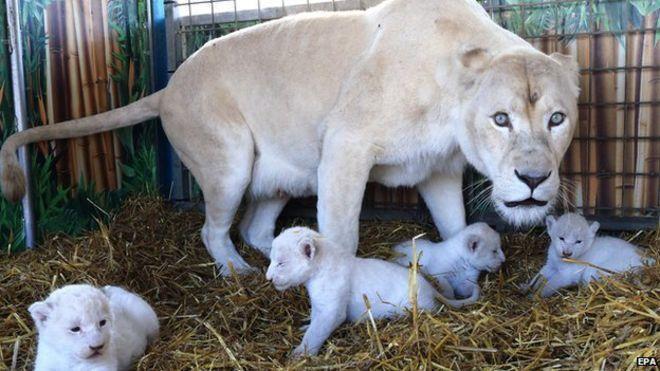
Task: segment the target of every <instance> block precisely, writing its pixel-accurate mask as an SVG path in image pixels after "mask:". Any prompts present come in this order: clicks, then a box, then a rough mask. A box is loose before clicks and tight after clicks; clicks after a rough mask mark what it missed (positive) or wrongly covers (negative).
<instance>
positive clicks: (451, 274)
mask: <svg viewBox="0 0 660 371" xmlns="http://www.w3.org/2000/svg"><path fill="white" fill-rule="evenodd" d="M415 247H416V250H417V254H418V255H419V265H420V270H421V271H422V272H423V273H424V274H427V275H429V276H433V277H434V278H435V279H436V280H437V281H438V284H439V285H440V286H441V287H442V288H443V291H442V293H443V296H445V297H447V298H451V299H453V298H455V295H457V296H461V297H466V296H471V298H472V299H473V300H474V301H476V300H478V299H479V283H478V280H479V274H480V273H481V271H489V272H495V271H497V270H498V269H499V268H500V265H502V263H503V262H504V260H505V258H504V252H502V248H501V243H500V235H499V234H498V233H497V232H495V231H494V230H493V229H492V228H490V227H489V226H488V224H486V223H475V224H471V225H469V226H467V227H466V228H465V229H463V230H462V231H461V232H459V233H458V234H456V235H454V236H453V237H451V238H450V239H448V240H446V241H443V242H438V243H433V242H430V241H427V240H419V241H416V243H415ZM394 251H396V252H397V253H398V254H401V255H402V256H401V257H399V258H398V259H396V262H397V263H399V264H401V265H403V266H408V265H409V264H410V263H411V262H412V258H413V250H412V241H409V242H405V243H402V244H400V245H397V246H396V247H394Z"/></svg>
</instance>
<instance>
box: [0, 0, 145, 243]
mask: <svg viewBox="0 0 660 371" xmlns="http://www.w3.org/2000/svg"><path fill="white" fill-rule="evenodd" d="M147 4H148V1H147V0H99V1H96V0H94V1H89V0H22V1H21V8H20V12H21V19H22V21H21V26H22V28H23V30H24V49H25V61H24V62H25V74H26V78H25V80H26V95H27V97H26V99H27V106H28V120H29V123H30V125H32V126H38V125H53V124H56V123H57V122H61V121H64V120H68V119H71V118H78V117H83V116H87V115H92V114H95V113H99V112H103V111H107V110H110V109H113V108H116V107H119V106H122V105H125V104H128V103H130V102H132V101H135V100H137V99H139V98H140V97H142V96H144V95H146V94H148V93H149V90H150V84H151V82H150V74H151V71H150V68H151V67H150V64H149V53H146V52H145V51H147V50H148V47H149V42H148V31H147ZM0 13H1V14H2V17H4V16H5V10H4V2H2V5H1V7H0ZM2 26H3V27H1V29H2V32H3V33H4V32H6V28H5V27H6V25H5V22H4V20H3V22H2ZM0 37H4V34H0ZM6 45H7V44H3V45H2V47H1V48H0V49H1V51H0V99H1V100H0V133H1V134H2V135H1V136H0V138H6V137H7V136H8V135H9V133H10V129H11V128H12V127H13V122H11V118H12V117H13V112H12V110H11V107H9V106H8V104H9V103H4V102H9V101H11V99H6V98H7V94H8V91H6V90H2V89H4V86H7V87H9V86H10V80H9V75H8V72H7V71H8V69H7V66H6V62H7V58H6V57H7V56H6V53H7V50H6ZM153 134H154V131H153V125H143V126H140V127H137V128H128V129H124V130H122V131H118V132H116V133H104V134H100V135H96V136H91V137H88V138H81V139H75V140H71V141H56V142H53V143H38V144H36V145H35V146H33V159H34V160H33V162H34V163H33V183H34V188H35V193H36V195H35V196H36V197H35V198H36V209H37V210H36V213H37V221H38V230H39V232H40V235H42V236H43V235H44V234H46V233H53V232H63V233H67V234H71V235H75V234H77V233H79V232H81V231H82V230H84V229H88V228H93V227H95V224H96V222H95V221H94V220H95V219H94V218H97V219H103V218H105V217H106V211H107V210H110V209H112V208H113V207H116V206H117V205H119V203H120V201H121V199H123V198H124V197H125V196H126V195H128V194H132V193H138V192H139V193H150V194H154V193H155V189H156V184H155V181H156V180H155V149H154V146H153V142H154V140H153V138H154V135H153ZM55 180H57V181H55ZM22 243H23V236H22V224H21V212H20V207H18V206H15V205H9V204H7V203H6V202H5V201H4V200H0V248H2V249H3V250H13V249H17V248H21V246H22Z"/></svg>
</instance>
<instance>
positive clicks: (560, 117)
mask: <svg viewBox="0 0 660 371" xmlns="http://www.w3.org/2000/svg"><path fill="white" fill-rule="evenodd" d="M564 120H566V115H564V114H563V113H561V112H555V113H553V114H552V116H550V122H549V123H548V125H549V126H550V127H551V128H552V127H554V126H559V125H561V124H563V123H564Z"/></svg>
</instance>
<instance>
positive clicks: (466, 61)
mask: <svg viewBox="0 0 660 371" xmlns="http://www.w3.org/2000/svg"><path fill="white" fill-rule="evenodd" d="M492 59H493V56H492V55H491V54H490V53H489V52H488V50H486V49H484V48H466V49H464V51H463V52H462V53H461V54H460V56H459V61H460V63H461V65H462V66H463V67H465V68H469V69H473V70H477V71H481V70H483V69H484V68H486V67H487V66H488V65H489V64H490V61H491V60H492Z"/></svg>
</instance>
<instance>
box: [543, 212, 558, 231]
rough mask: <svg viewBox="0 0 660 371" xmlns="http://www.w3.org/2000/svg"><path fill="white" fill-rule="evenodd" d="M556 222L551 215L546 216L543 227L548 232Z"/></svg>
mask: <svg viewBox="0 0 660 371" xmlns="http://www.w3.org/2000/svg"><path fill="white" fill-rule="evenodd" d="M556 221H557V218H555V217H554V216H552V215H548V216H546V217H545V226H546V227H547V228H548V231H550V230H551V229H552V226H553V225H555V222H556Z"/></svg>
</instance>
